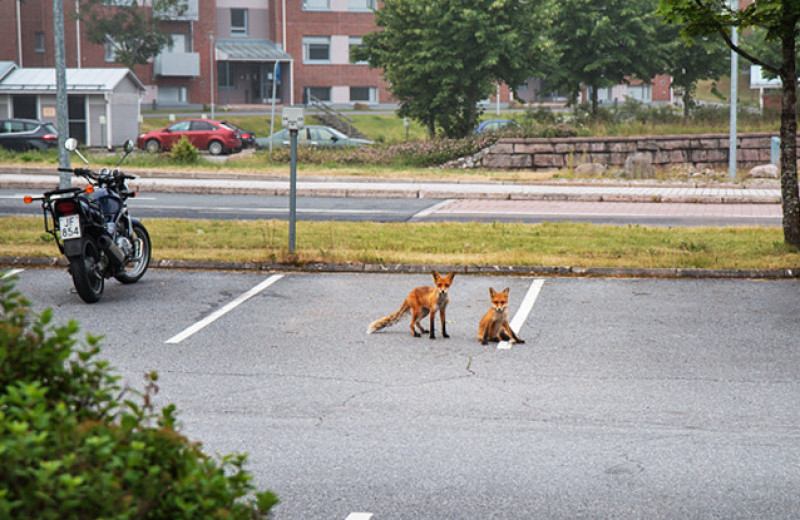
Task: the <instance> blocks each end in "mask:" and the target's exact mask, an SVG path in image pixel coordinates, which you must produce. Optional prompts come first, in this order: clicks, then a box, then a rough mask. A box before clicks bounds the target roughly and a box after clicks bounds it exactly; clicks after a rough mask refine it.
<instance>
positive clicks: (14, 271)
mask: <svg viewBox="0 0 800 520" xmlns="http://www.w3.org/2000/svg"><path fill="white" fill-rule="evenodd" d="M24 270H25V269H9V270H8V271H6V272H5V273H3V276H0V280H2V279H3V278H8V277H9V276H14V275H15V274H19V273H21V272H22V271H24Z"/></svg>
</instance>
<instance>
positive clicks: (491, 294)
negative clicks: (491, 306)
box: [489, 287, 494, 298]
mask: <svg viewBox="0 0 800 520" xmlns="http://www.w3.org/2000/svg"><path fill="white" fill-rule="evenodd" d="M489 298H494V289H493V288H492V287H489Z"/></svg>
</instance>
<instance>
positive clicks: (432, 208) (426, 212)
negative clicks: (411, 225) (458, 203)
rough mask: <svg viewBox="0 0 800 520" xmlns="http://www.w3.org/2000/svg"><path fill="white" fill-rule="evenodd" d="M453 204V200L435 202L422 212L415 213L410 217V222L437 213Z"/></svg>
mask: <svg viewBox="0 0 800 520" xmlns="http://www.w3.org/2000/svg"><path fill="white" fill-rule="evenodd" d="M453 202H455V199H447V200H443V201H441V202H437V203H436V204H434V205H433V206H428V207H427V208H425V209H423V210H422V211H419V212H417V213H416V214H415V215H414V216H412V217H411V220H414V219H419V218H423V217H427V216H428V215H430V214H432V213H436V212H437V211H439V210H440V209H442V208H444V207H445V206H449V205H450V204H452V203H453Z"/></svg>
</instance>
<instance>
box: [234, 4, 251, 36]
mask: <svg viewBox="0 0 800 520" xmlns="http://www.w3.org/2000/svg"><path fill="white" fill-rule="evenodd" d="M234 11H241V13H242V15H243V17H244V20H243V25H233V13H234ZM247 11H248V10H247V9H246V8H239V7H232V8H231V36H247V35H248V33H249V31H248V22H249V13H248V12H247Z"/></svg>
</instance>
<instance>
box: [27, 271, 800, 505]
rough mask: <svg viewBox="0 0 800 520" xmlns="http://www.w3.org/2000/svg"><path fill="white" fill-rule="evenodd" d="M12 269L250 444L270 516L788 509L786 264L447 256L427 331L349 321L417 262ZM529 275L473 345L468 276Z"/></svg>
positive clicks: (790, 365)
mask: <svg viewBox="0 0 800 520" xmlns="http://www.w3.org/2000/svg"><path fill="white" fill-rule="evenodd" d="M19 276H20V281H19V285H18V287H19V288H20V289H21V290H22V291H23V293H24V294H25V295H26V296H28V297H29V298H30V299H32V300H33V301H34V302H35V306H36V308H37V309H41V308H44V307H53V308H54V309H55V319H56V320H57V321H64V320H66V319H68V318H76V319H78V320H79V321H80V322H81V323H82V325H83V330H84V331H91V332H93V333H96V334H105V335H106V339H105V341H104V345H105V348H104V351H103V353H104V356H105V357H107V358H108V359H110V361H111V362H112V365H114V366H115V367H117V368H118V370H119V371H120V373H121V374H123V375H124V377H125V378H126V379H127V380H128V381H130V382H133V383H138V381H139V380H140V376H141V374H142V373H143V372H145V371H149V370H154V369H155V370H158V372H159V373H160V374H161V380H160V383H161V393H160V394H159V399H160V400H161V402H162V403H165V402H175V403H176V404H177V406H178V409H179V417H180V419H181V421H182V423H183V427H184V432H185V433H186V434H187V435H189V436H190V437H191V438H193V439H199V440H202V441H203V442H204V445H205V448H206V450H207V451H208V452H210V453H215V452H218V453H230V452H233V451H247V452H249V453H250V462H249V464H248V468H249V469H250V470H251V471H252V472H253V474H254V476H255V479H256V483H257V484H258V485H259V486H262V487H269V488H271V489H273V490H274V491H276V492H277V493H278V494H279V495H280V497H281V498H282V500H283V503H282V504H281V505H280V506H278V508H277V510H276V515H275V518H276V519H278V520H283V519H300V518H302V519H347V518H350V519H355V518H372V519H373V520H382V519H441V518H448V519H450V518H453V519H461V518H463V519H474V518H497V519H501V518H502V519H530V518H704V519H705V518H743V519H744V518H748V519H749V518H787V519H788V518H797V517H798V516H800V498H799V497H798V495H797V489H800V434H799V433H798V432H800V376H798V374H800V371H799V370H798V367H800V349H798V348H796V347H797V345H798V340H797V331H798V330H800V313H798V311H797V309H798V308H800V305H798V303H800V281H794V280H793V281H773V282H764V281H746V280H738V281H730V280H658V279H578V278H548V279H541V281H537V279H531V278H505V277H477V276H460V277H459V276H457V277H456V280H455V283H454V285H453V287H452V293H451V300H452V304H451V307H450V309H449V312H448V332H449V333H450V335H451V338H450V339H448V340H443V339H437V340H436V341H431V340H429V339H428V338H421V339H415V338H413V337H412V336H411V334H410V332H409V331H408V328H407V323H406V321H405V320H404V321H403V322H402V323H401V324H398V325H397V326H395V327H393V328H390V329H387V330H386V331H383V332H380V333H376V334H373V335H366V334H365V333H364V331H365V329H366V326H367V324H368V323H369V322H370V321H372V320H374V319H376V318H378V317H380V316H382V315H384V314H388V313H389V312H392V311H394V310H395V309H396V308H397V307H398V306H399V305H400V302H401V301H402V299H403V298H404V297H405V295H406V293H407V292H408V290H410V288H412V287H414V286H415V285H422V284H427V283H429V281H430V279H429V277H428V276H427V275H381V274H296V273H294V274H285V275H283V276H282V277H280V278H271V276H272V275H271V274H269V273H264V274H260V273H225V272H186V271H176V270H151V271H150V272H148V273H147V275H146V276H145V277H144V279H143V280H142V281H141V282H140V283H138V284H135V285H133V286H122V285H120V284H117V283H115V282H109V286H108V288H107V289H106V294H105V295H104V298H103V300H102V301H101V302H100V303H98V304H96V305H91V306H90V305H86V304H83V303H82V302H81V301H80V300H79V298H78V297H77V296H76V295H75V294H74V292H72V291H71V290H70V287H71V283H70V280H69V278H68V276H67V274H66V273H65V271H64V270H63V269H58V270H51V269H46V270H25V271H22V272H21V273H20V274H19ZM267 280H270V282H268V283H269V285H268V286H266V285H265V281H267ZM537 284H541V288H540V291H539V292H538V293H535V291H532V292H533V293H535V296H536V297H535V298H534V299H533V302H532V307H531V308H530V313H529V314H526V316H527V317H526V319H525V320H524V321H523V322H522V325H521V326H519V334H520V336H521V337H522V338H523V339H525V340H526V343H525V344H523V345H512V346H511V348H508V349H498V348H497V346H495V345H490V346H487V347H484V346H482V345H480V343H479V342H478V340H477V338H476V335H477V323H478V320H479V318H480V317H481V315H482V314H483V313H484V312H485V310H486V309H487V308H488V287H489V286H493V287H495V288H499V289H502V288H504V287H506V286H508V287H510V289H511V311H512V314H516V313H517V312H518V310H519V309H520V307H522V306H523V300H525V298H524V297H525V295H526V294H528V293H529V291H531V288H532V287H536V285H537ZM254 288H260V291H259V292H257V294H255V295H253V296H252V297H251V298H250V299H247V300H246V301H243V302H240V303H239V304H238V305H235V306H232V307H228V306H229V305H231V304H232V303H236V302H237V301H239V300H240V297H241V296H242V295H244V294H246V293H248V291H251V290H253V289H254ZM528 301H529V302H530V298H528ZM226 308H228V312H227V313H225V314H222V315H220V316H218V317H217V318H216V319H214V320H211V321H210V322H209V323H207V324H206V325H205V326H204V327H201V328H198V324H200V325H202V323H203V320H204V319H208V318H212V317H214V316H215V314H217V313H219V311H221V310H224V309H226ZM175 338H177V339H175ZM171 339H172V340H174V341H173V342H169V341H170V340H171ZM357 512H361V513H366V515H362V516H360V517H359V516H355V515H353V513H357Z"/></svg>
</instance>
